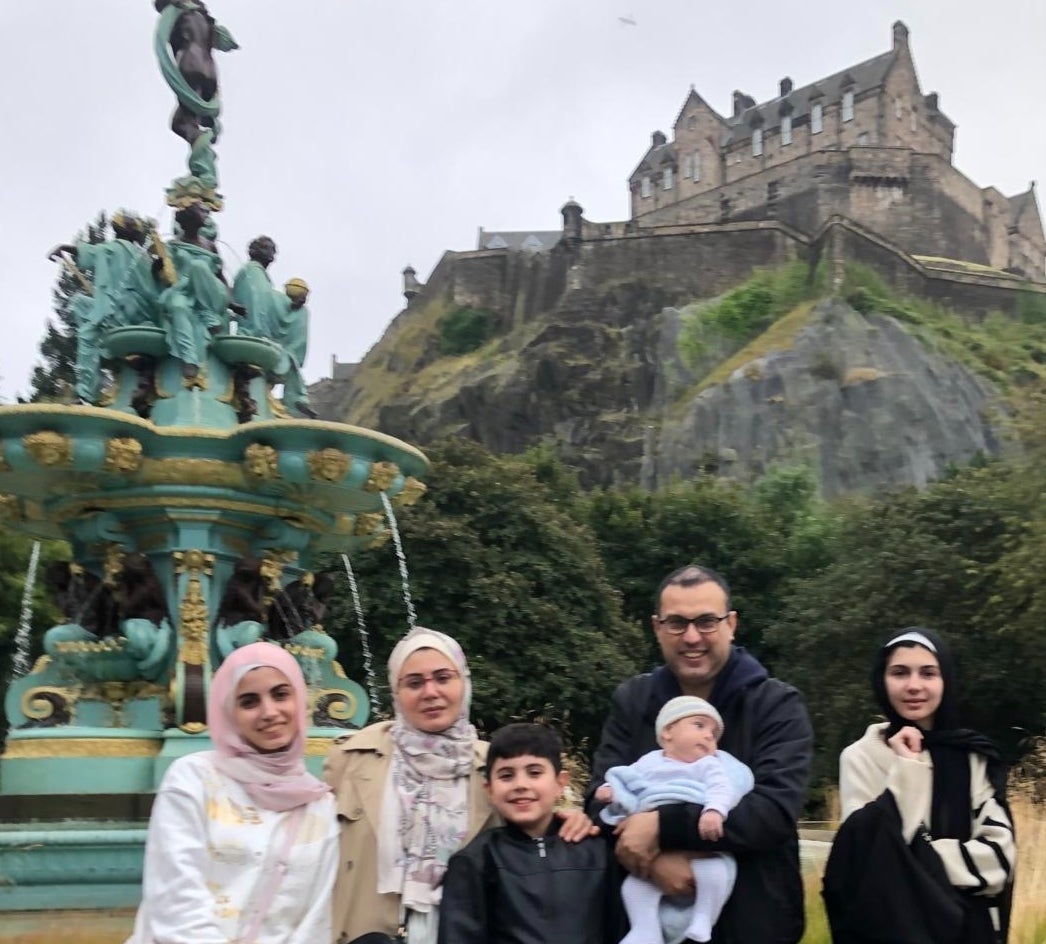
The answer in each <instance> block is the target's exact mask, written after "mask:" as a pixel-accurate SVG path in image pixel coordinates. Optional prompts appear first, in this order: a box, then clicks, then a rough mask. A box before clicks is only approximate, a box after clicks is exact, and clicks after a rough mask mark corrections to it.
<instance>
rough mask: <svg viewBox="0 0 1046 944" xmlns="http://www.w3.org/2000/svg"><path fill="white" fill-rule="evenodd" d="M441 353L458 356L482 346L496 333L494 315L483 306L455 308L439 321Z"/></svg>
mask: <svg viewBox="0 0 1046 944" xmlns="http://www.w3.org/2000/svg"><path fill="white" fill-rule="evenodd" d="M439 330H440V337H439V349H440V353H441V354H444V355H447V356H450V357H456V356H458V355H459V354H468V353H469V352H470V351H474V350H476V348H478V347H482V346H483V345H484V344H486V343H487V341H489V340H490V338H491V337H492V336H493V334H494V316H493V315H492V314H491V313H490V312H489V311H484V310H483V309H481V308H455V309H454V310H453V311H451V312H448V313H447V314H446V315H444V316H443V318H442V319H441V320H440V323H439Z"/></svg>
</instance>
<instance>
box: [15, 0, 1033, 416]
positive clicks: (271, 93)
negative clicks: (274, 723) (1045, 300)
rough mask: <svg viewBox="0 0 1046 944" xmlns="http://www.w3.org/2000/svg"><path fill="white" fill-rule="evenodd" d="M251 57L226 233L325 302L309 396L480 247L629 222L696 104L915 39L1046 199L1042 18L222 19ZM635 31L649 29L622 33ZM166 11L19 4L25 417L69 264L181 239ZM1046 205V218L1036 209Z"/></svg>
mask: <svg viewBox="0 0 1046 944" xmlns="http://www.w3.org/2000/svg"><path fill="white" fill-rule="evenodd" d="M210 9H211V12H212V13H213V14H214V15H215V16H216V17H217V19H218V21H219V22H220V23H222V24H224V25H225V26H227V27H228V28H229V29H230V30H231V32H232V34H233V35H234V37H235V38H236V40H237V41H238V42H239V44H240V47H241V48H240V49H238V50H236V51H234V52H232V53H227V54H216V55H217V56H218V61H219V68H220V71H221V87H222V97H223V102H224V106H223V108H224V110H223V115H222V120H223V123H224V126H225V133H224V136H223V138H222V140H221V141H220V142H219V147H218V153H219V161H220V164H219V173H220V176H221V187H220V189H221V191H222V192H223V193H224V195H225V197H226V208H225V211H224V212H223V213H221V214H220V215H219V216H218V223H219V227H220V238H221V239H222V240H223V241H224V243H225V244H227V245H223V246H222V253H223V255H224V256H225V259H226V266H227V269H228V271H230V273H231V272H233V271H235V269H236V267H237V266H238V265H239V263H240V262H241V261H242V260H243V259H244V257H245V255H246V250H245V247H246V244H247V242H248V241H249V240H250V239H251V238H252V237H254V236H256V235H258V234H260V233H266V234H268V235H271V236H272V237H273V238H274V239H275V240H276V242H277V245H278V247H279V256H278V258H277V260H276V262H275V264H274V266H273V268H272V270H271V271H272V272H273V275H274V277H275V279H276V280H277V282H278V283H279V284H282V283H283V281H285V280H286V279H287V278H289V277H291V276H302V277H303V278H305V279H306V280H307V281H308V282H309V283H310V285H311V286H312V290H313V291H312V296H311V298H310V302H309V307H310V310H311V312H312V332H311V339H310V347H309V356H308V360H307V363H306V374H307V376H308V378H309V380H317V379H319V378H320V377H323V376H328V375H329V371H330V359H331V356H332V355H336V356H337V357H338V359H339V360H342V361H350V360H358V359H359V358H360V357H362V355H363V354H365V353H366V351H367V349H368V348H369V347H370V346H371V345H372V344H373V343H374V342H375V341H376V340H377V339H378V338H379V337H380V335H381V333H382V331H383V330H384V328H385V326H386V325H387V324H388V322H389V321H390V320H391V319H392V317H393V316H394V315H395V314H396V313H397V311H399V310H400V308H401V305H402V296H401V294H400V291H401V277H400V271H401V269H402V268H403V267H404V266H405V265H406V264H407V263H411V264H412V265H414V267H415V268H416V269H417V270H418V276H419V278H421V279H422V280H425V279H426V278H427V277H428V273H429V272H430V271H431V269H432V268H433V266H434V265H435V264H436V262H437V261H438V259H439V257H440V255H441V253H442V252H443V251H445V250H447V249H454V250H464V249H473V248H475V244H476V234H477V228H478V227H480V226H482V227H484V228H486V229H528V228H533V229H557V228H558V227H559V225H560V216H559V207H560V206H561V205H562V204H563V203H564V202H565V200H566V199H567V198H568V197H569V196H574V197H575V198H576V199H577V200H578V201H579V202H580V203H581V204H582V206H583V207H584V208H585V215H586V217H587V218H589V219H593V220H618V219H624V218H625V217H626V216H627V213H628V200H627V189H626V180H627V178H628V175H629V173H630V172H631V170H632V169H633V167H634V166H635V164H636V163H637V162H638V160H639V158H640V157H641V156H642V155H643V153H644V151H645V149H646V147H647V146H648V143H649V140H650V133H651V131H653V130H655V129H658V128H660V129H663V130H665V131H666V132H669V133H670V132H671V127H670V126H671V124H672V122H673V120H674V119H675V116H676V113H677V112H678V110H679V107H680V106H681V105H682V103H683V100H684V99H685V97H686V94H687V91H688V89H689V87H690V85H691V83H693V84H694V85H695V86H696V88H697V90H698V91H699V92H700V93H701V95H702V96H703V97H704V98H705V99H706V100H707V101H708V102H709V103H710V104H711V105H712V106H713V107H715V108H717V109H718V110H719V111H720V112H721V113H723V114H728V113H729V110H730V96H731V92H732V90H733V89H735V88H738V89H741V90H742V91H744V92H746V93H748V94H750V95H752V96H753V97H754V98H755V99H756V100H757V101H763V100H766V99H769V98H772V97H774V96H775V95H776V90H777V83H778V81H779V79H780V78H781V77H782V76H785V75H789V76H791V77H792V79H793V80H794V81H795V83H796V85H797V86H798V85H803V84H806V83H808V82H811V81H813V80H816V79H818V78H821V77H822V76H825V75H828V74H830V73H832V72H835V71H838V70H840V69H843V68H845V67H847V66H849V65H852V64H854V63H856V62H859V61H861V60H864V59H867V58H870V57H872V56H874V55H877V54H878V53H880V52H884V51H886V50H887V49H888V48H889V47H890V32H891V31H890V27H891V23H892V22H893V21H894V20H895V19H898V18H900V19H903V20H904V21H905V22H906V23H907V24H908V26H909V28H910V30H911V43H912V48H913V52H914V55H915V62H916V67H917V69H918V72H919V78H920V81H921V84H922V88H923V91H924V92H930V91H937V92H939V93H940V96H941V108H942V110H943V111H944V112H945V113H946V114H947V115H948V116H949V117H950V118H951V119H952V120H953V121H954V122H955V123H956V125H957V126H958V131H957V136H956V142H957V146H956V155H955V162H956V164H957V166H958V167H959V168H960V169H962V170H963V171H964V172H965V173H966V174H967V175H968V176H969V177H971V178H972V179H973V180H974V181H975V182H976V183H978V184H979V185H981V186H987V185H989V184H994V185H995V186H997V187H999V189H1001V190H1002V191H1003V192H1004V193H1006V194H1012V193H1014V192H1017V191H1021V190H1024V189H1025V188H1026V187H1027V185H1028V182H1029V181H1030V180H1031V179H1033V178H1038V179H1040V181H1043V185H1044V186H1046V157H1044V155H1046V121H1044V112H1043V93H1044V92H1046V55H1044V54H1043V48H1044V42H1046V2H1043V0H995V2H993V3H990V4H989V3H984V2H983V0H978V2H974V0H868V2H864V3H839V2H838V0H803V2H801V3H794V2H793V3H783V2H779V0H737V2H734V3H721V2H714V3H713V2H710V0H709V2H706V0H525V2H511V0H510V2H505V0H501V2H491V0H294V2H290V0H282V2H277V0H211V2H210ZM621 17H624V18H628V19H631V20H634V23H635V25H630V24H628V23H624V22H622V21H621V19H620V18H621ZM155 21H156V13H155V11H154V9H153V6H152V3H151V2H150V0H90V2H87V0H32V2H26V0H23V2H15V0H0V35H2V36H4V38H5V43H4V45H5V50H4V55H3V57H0V83H2V84H0V129H2V136H3V141H4V143H3V145H2V146H0V220H2V221H3V224H4V225H3V228H2V232H0V293H2V304H3V315H2V317H3V318H4V320H5V325H4V329H3V343H2V344H0V398H3V399H7V400H10V399H11V398H13V397H14V396H15V394H16V393H27V392H28V390H29V375H30V372H31V370H32V367H33V364H34V363H35V362H36V359H37V345H38V343H39V340H40V338H41V336H42V333H43V330H44V326H45V322H46V319H47V318H48V316H49V315H50V297H51V286H52V284H53V281H54V277H55V274H56V273H55V266H54V264H52V263H49V262H47V261H46V259H45V256H46V253H47V250H48V249H49V248H50V247H51V246H53V245H54V244H55V243H58V242H64V241H67V240H69V239H70V238H71V237H72V236H73V235H74V234H75V233H76V231H77V230H78V229H80V228H81V227H82V226H83V225H84V223H85V222H86V221H87V220H88V219H90V218H91V217H93V215H94V214H95V213H96V212H97V211H98V210H100V209H103V208H105V209H108V210H112V209H116V208H119V207H126V208H129V209H134V210H138V211H140V212H142V213H145V214H148V215H151V216H154V217H157V218H159V220H160V221H161V225H162V228H164V229H169V227H170V215H169V212H168V211H167V209H166V208H165V207H164V198H163V192H164V188H165V187H166V186H167V184H168V183H169V181H170V180H171V179H172V178H173V177H175V176H178V175H181V174H183V173H185V152H186V145H185V143H184V142H183V141H182V140H181V139H180V138H177V137H175V135H174V134H173V133H172V132H171V131H170V130H169V128H168V120H169V117H170V113H171V111H172V108H173V96H172V93H171V92H170V90H169V89H168V88H167V86H166V85H165V84H164V82H163V80H162V78H161V77H160V73H159V70H158V68H157V66H156V63H155V60H154V58H153V52H152V33H153V28H154V25H155ZM1042 205H1043V200H1042V197H1041V196H1040V207H1042Z"/></svg>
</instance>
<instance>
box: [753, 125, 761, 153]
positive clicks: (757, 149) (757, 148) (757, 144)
mask: <svg viewBox="0 0 1046 944" xmlns="http://www.w3.org/2000/svg"><path fill="white" fill-rule="evenodd" d="M762 153H763V129H762V128H756V129H754V130H753V131H752V154H753V155H754V156H755V157H759V155H760V154H762Z"/></svg>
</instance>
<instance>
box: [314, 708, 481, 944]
mask: <svg viewBox="0 0 1046 944" xmlns="http://www.w3.org/2000/svg"><path fill="white" fill-rule="evenodd" d="M391 728H392V722H391V721H381V722H379V723H378V724H372V725H370V726H369V727H366V728H364V729H363V730H362V731H357V732H356V733H355V734H350V735H346V736H345V737H340V738H338V739H337V740H336V741H335V742H334V744H333V745H332V747H331V750H330V753H329V754H328V755H327V760H326V762H325V763H324V765H323V779H324V780H325V781H326V782H327V783H328V784H330V786H331V787H332V788H333V789H334V792H335V795H336V798H337V808H338V821H339V822H340V824H341V848H340V855H339V863H338V874H337V879H336V880H335V884H334V920H333V925H332V927H333V928H334V940H335V942H336V944H350V942H351V941H353V940H355V939H356V938H357V937H359V936H360V935H361V934H366V933H367V932H368V931H380V932H382V933H384V934H392V935H394V934H395V933H396V928H397V927H398V925H399V896H398V895H394V894H384V895H379V894H378V891H377V888H378V828H379V826H380V824H381V800H382V795H383V794H384V792H385V781H386V779H387V778H388V774H389V765H390V763H391V759H392V754H391V752H392V735H391V733H390V729H391ZM486 757H487V745H486V743H485V742H483V741H478V742H477V743H476V756H475V759H474V761H473V767H472V776H471V777H470V778H469V788H468V789H469V831H468V835H467V836H466V837H465V842H468V841H469V840H470V839H472V837H473V836H475V835H476V834H477V833H478V832H480V831H482V830H483V829H486V828H488V827H490V826H497V825H499V824H500V820H499V819H498V816H497V814H496V813H495V812H494V810H493V808H492V807H491V805H490V802H489V800H488V799H487V794H486V791H485V790H484V789H483V765H484V763H485V762H486Z"/></svg>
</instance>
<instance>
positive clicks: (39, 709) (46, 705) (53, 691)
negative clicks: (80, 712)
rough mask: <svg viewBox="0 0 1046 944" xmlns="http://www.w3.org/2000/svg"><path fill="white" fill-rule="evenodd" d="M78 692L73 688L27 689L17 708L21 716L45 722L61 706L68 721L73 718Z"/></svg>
mask: <svg viewBox="0 0 1046 944" xmlns="http://www.w3.org/2000/svg"><path fill="white" fill-rule="evenodd" d="M79 698H80V692H79V691H78V690H77V689H73V688H61V687H59V686H55V685H38V686H37V687H36V688H30V689H27V690H26V691H25V692H24V693H23V695H22V702H21V704H20V705H19V707H20V708H21V710H22V714H23V715H25V716H26V717H27V718H30V719H32V720H33V721H45V720H47V719H48V718H50V717H51V716H52V715H54V713H55V709H56V708H58V707H59V706H61V708H62V709H63V710H64V711H65V713H66V714H67V715H68V716H69V718H70V720H71V719H72V718H73V717H74V716H75V713H76V703H77V701H78V700H79Z"/></svg>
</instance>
